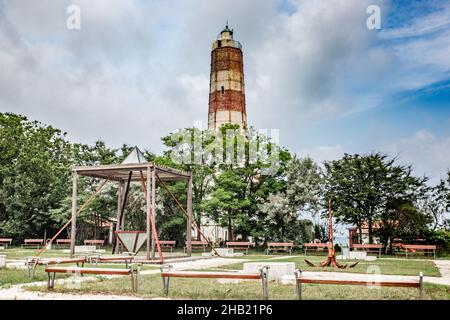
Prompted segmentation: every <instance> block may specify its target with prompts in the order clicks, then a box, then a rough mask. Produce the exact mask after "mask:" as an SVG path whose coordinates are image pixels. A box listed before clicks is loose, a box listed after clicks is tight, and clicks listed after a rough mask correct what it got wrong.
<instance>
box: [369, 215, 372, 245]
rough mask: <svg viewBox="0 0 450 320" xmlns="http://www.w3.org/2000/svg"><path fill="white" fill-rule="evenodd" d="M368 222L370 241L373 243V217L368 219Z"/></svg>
mask: <svg viewBox="0 0 450 320" xmlns="http://www.w3.org/2000/svg"><path fill="white" fill-rule="evenodd" d="M368 224H369V243H373V239H372V219H369V220H368Z"/></svg>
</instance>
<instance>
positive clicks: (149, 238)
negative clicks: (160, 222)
mask: <svg viewBox="0 0 450 320" xmlns="http://www.w3.org/2000/svg"><path fill="white" fill-rule="evenodd" d="M150 183H151V172H150V167H147V186H150ZM145 191H146V192H145V193H146V195H145V198H146V203H147V259H148V260H150V245H151V243H150V242H151V230H150V215H151V210H152V208H151V199H150V197H151V194H150V193H151V189H150V188H146V190H145Z"/></svg>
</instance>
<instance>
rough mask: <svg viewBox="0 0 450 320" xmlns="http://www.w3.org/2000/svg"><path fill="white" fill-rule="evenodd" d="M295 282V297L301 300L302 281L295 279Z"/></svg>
mask: <svg viewBox="0 0 450 320" xmlns="http://www.w3.org/2000/svg"><path fill="white" fill-rule="evenodd" d="M296 283H297V299H298V300H302V283H301V282H300V281H298V280H297V279H296Z"/></svg>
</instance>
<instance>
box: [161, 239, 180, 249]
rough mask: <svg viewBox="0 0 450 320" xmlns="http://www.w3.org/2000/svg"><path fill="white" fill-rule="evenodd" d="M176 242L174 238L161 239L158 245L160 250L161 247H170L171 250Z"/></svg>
mask: <svg viewBox="0 0 450 320" xmlns="http://www.w3.org/2000/svg"><path fill="white" fill-rule="evenodd" d="M176 243H177V242H176V241H175V240H161V241H159V245H160V247H161V250H163V249H170V252H173V249H174V248H175V244H176Z"/></svg>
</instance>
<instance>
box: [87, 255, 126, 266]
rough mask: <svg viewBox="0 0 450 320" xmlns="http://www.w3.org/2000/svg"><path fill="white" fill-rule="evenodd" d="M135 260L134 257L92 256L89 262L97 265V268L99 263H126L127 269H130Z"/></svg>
mask: <svg viewBox="0 0 450 320" xmlns="http://www.w3.org/2000/svg"><path fill="white" fill-rule="evenodd" d="M133 260H134V256H112V257H105V256H103V257H102V256H100V255H97V256H94V257H92V256H90V257H89V261H90V262H91V263H95V265H96V266H97V265H98V263H99V262H124V263H125V267H126V268H128V265H129V264H131V263H132V262H133Z"/></svg>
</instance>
